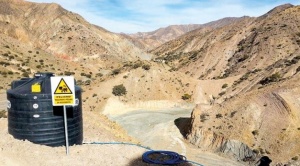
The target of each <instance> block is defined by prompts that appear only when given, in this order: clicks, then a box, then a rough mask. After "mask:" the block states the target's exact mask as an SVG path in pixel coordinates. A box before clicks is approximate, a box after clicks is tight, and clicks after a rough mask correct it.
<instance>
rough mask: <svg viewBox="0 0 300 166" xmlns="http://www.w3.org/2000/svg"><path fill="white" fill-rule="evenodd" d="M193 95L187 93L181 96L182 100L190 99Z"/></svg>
mask: <svg viewBox="0 0 300 166" xmlns="http://www.w3.org/2000/svg"><path fill="white" fill-rule="evenodd" d="M191 97H192V95H190V94H187V93H185V94H184V95H183V96H181V99H182V100H190V99H191Z"/></svg>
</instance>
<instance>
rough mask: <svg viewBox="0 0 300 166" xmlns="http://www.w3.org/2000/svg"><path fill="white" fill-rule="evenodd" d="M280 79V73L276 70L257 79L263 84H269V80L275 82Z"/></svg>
mask: <svg viewBox="0 0 300 166" xmlns="http://www.w3.org/2000/svg"><path fill="white" fill-rule="evenodd" d="M280 79H281V75H280V74H279V73H278V72H276V73H274V74H272V75H271V76H269V77H266V78H264V79H262V80H261V81H259V83H260V84H262V85H265V84H269V83H271V82H277V81H279V80H280Z"/></svg>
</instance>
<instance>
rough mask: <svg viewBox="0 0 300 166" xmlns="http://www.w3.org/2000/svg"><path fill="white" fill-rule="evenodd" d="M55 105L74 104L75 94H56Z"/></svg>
mask: <svg viewBox="0 0 300 166" xmlns="http://www.w3.org/2000/svg"><path fill="white" fill-rule="evenodd" d="M53 100H54V104H55V105H67V104H70V105H72V104H73V103H74V97H73V95H62V96H57V95H56V96H54V98H53Z"/></svg>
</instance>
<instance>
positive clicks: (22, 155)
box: [0, 93, 241, 166]
mask: <svg viewBox="0 0 300 166" xmlns="http://www.w3.org/2000/svg"><path fill="white" fill-rule="evenodd" d="M5 96H6V95H5V94H3V93H2V94H0V97H1V98H0V99H1V101H3V102H2V104H1V109H6V98H5ZM133 109H134V108H130V109H128V110H129V111H128V112H127V111H126V110H124V112H123V114H122V115H120V114H114V120H116V122H118V123H120V125H122V126H123V128H124V129H125V130H126V131H125V130H124V129H123V128H122V127H120V126H119V124H117V123H116V122H113V121H110V120H109V119H108V118H107V117H106V116H104V115H102V114H101V113H99V112H96V111H91V110H90V109H88V108H85V106H84V109H83V110H84V111H83V125H84V142H86V143H89V142H132V143H138V142H140V143H139V144H141V145H144V146H148V147H150V148H152V149H154V150H171V151H175V152H177V153H179V154H182V155H184V156H186V157H187V159H188V160H191V161H194V162H197V163H201V164H203V165H205V166H209V165H211V166H217V165H220V166H221V165H222V166H223V165H224V162H225V163H226V164H225V165H228V166H234V165H237V166H239V165H241V164H239V163H236V162H234V161H231V160H229V159H226V158H224V157H220V156H218V155H216V154H212V153H208V152H202V151H200V150H199V149H197V148H195V147H192V146H191V145H189V144H188V143H187V142H186V141H185V139H184V138H183V136H182V134H183V133H181V131H180V130H179V128H181V127H182V125H184V124H186V123H182V122H183V121H186V120H188V118H189V117H190V114H191V109H187V108H181V109H180V108H178V107H177V108H175V109H173V110H169V109H170V108H168V109H165V110H164V109H162V110H161V109H160V110H157V109H153V110H151V111H141V110H140V111H132V110H133ZM166 110H168V111H166ZM149 117H153V118H149ZM7 123H8V120H7V118H0V135H1V139H0V156H1V160H0V165H1V166H2V165H3V166H10V165H14V166H18V165H22V166H29V165H30V166H35V165H39V166H40V165H45V166H52V165H58V164H59V165H66V166H68V165H72V166H73V165H80V166H81V165H124V166H136V165H141V166H143V165H150V164H146V163H144V162H143V161H142V159H141V156H142V154H143V153H144V152H146V151H147V149H144V148H142V147H139V146H132V145H116V144H113V145H94V144H83V145H75V146H71V147H70V154H69V155H66V148H65V147H64V146H62V147H48V146H43V145H38V144H33V143H31V142H29V141H27V140H25V141H23V140H17V139H14V138H13V136H11V135H10V134H8V126H7ZM180 126H181V127H180ZM127 132H128V133H129V135H130V136H132V137H130V136H128V134H127ZM133 137H135V138H133ZM181 165H188V166H189V165H192V164H190V163H187V164H181Z"/></svg>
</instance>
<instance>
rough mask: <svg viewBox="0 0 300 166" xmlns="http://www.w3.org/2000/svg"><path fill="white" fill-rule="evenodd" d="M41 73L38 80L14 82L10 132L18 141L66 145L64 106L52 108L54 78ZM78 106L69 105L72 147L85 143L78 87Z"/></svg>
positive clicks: (36, 75) (37, 75)
mask: <svg viewBox="0 0 300 166" xmlns="http://www.w3.org/2000/svg"><path fill="white" fill-rule="evenodd" d="M52 76H54V74H53V73H37V74H35V76H34V78H23V79H21V80H17V81H13V82H12V84H11V89H10V90H7V100H8V106H7V108H8V132H9V134H11V135H13V136H14V138H16V139H21V140H29V141H31V142H33V143H37V144H42V145H48V146H63V145H65V133H64V132H65V129H64V117H63V107H62V106H55V107H54V106H52V95H51V82H50V77H52ZM75 98H76V105H74V106H66V109H67V124H68V135H69V145H74V144H82V140H83V124H82V103H81V88H80V87H79V86H77V85H75Z"/></svg>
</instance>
